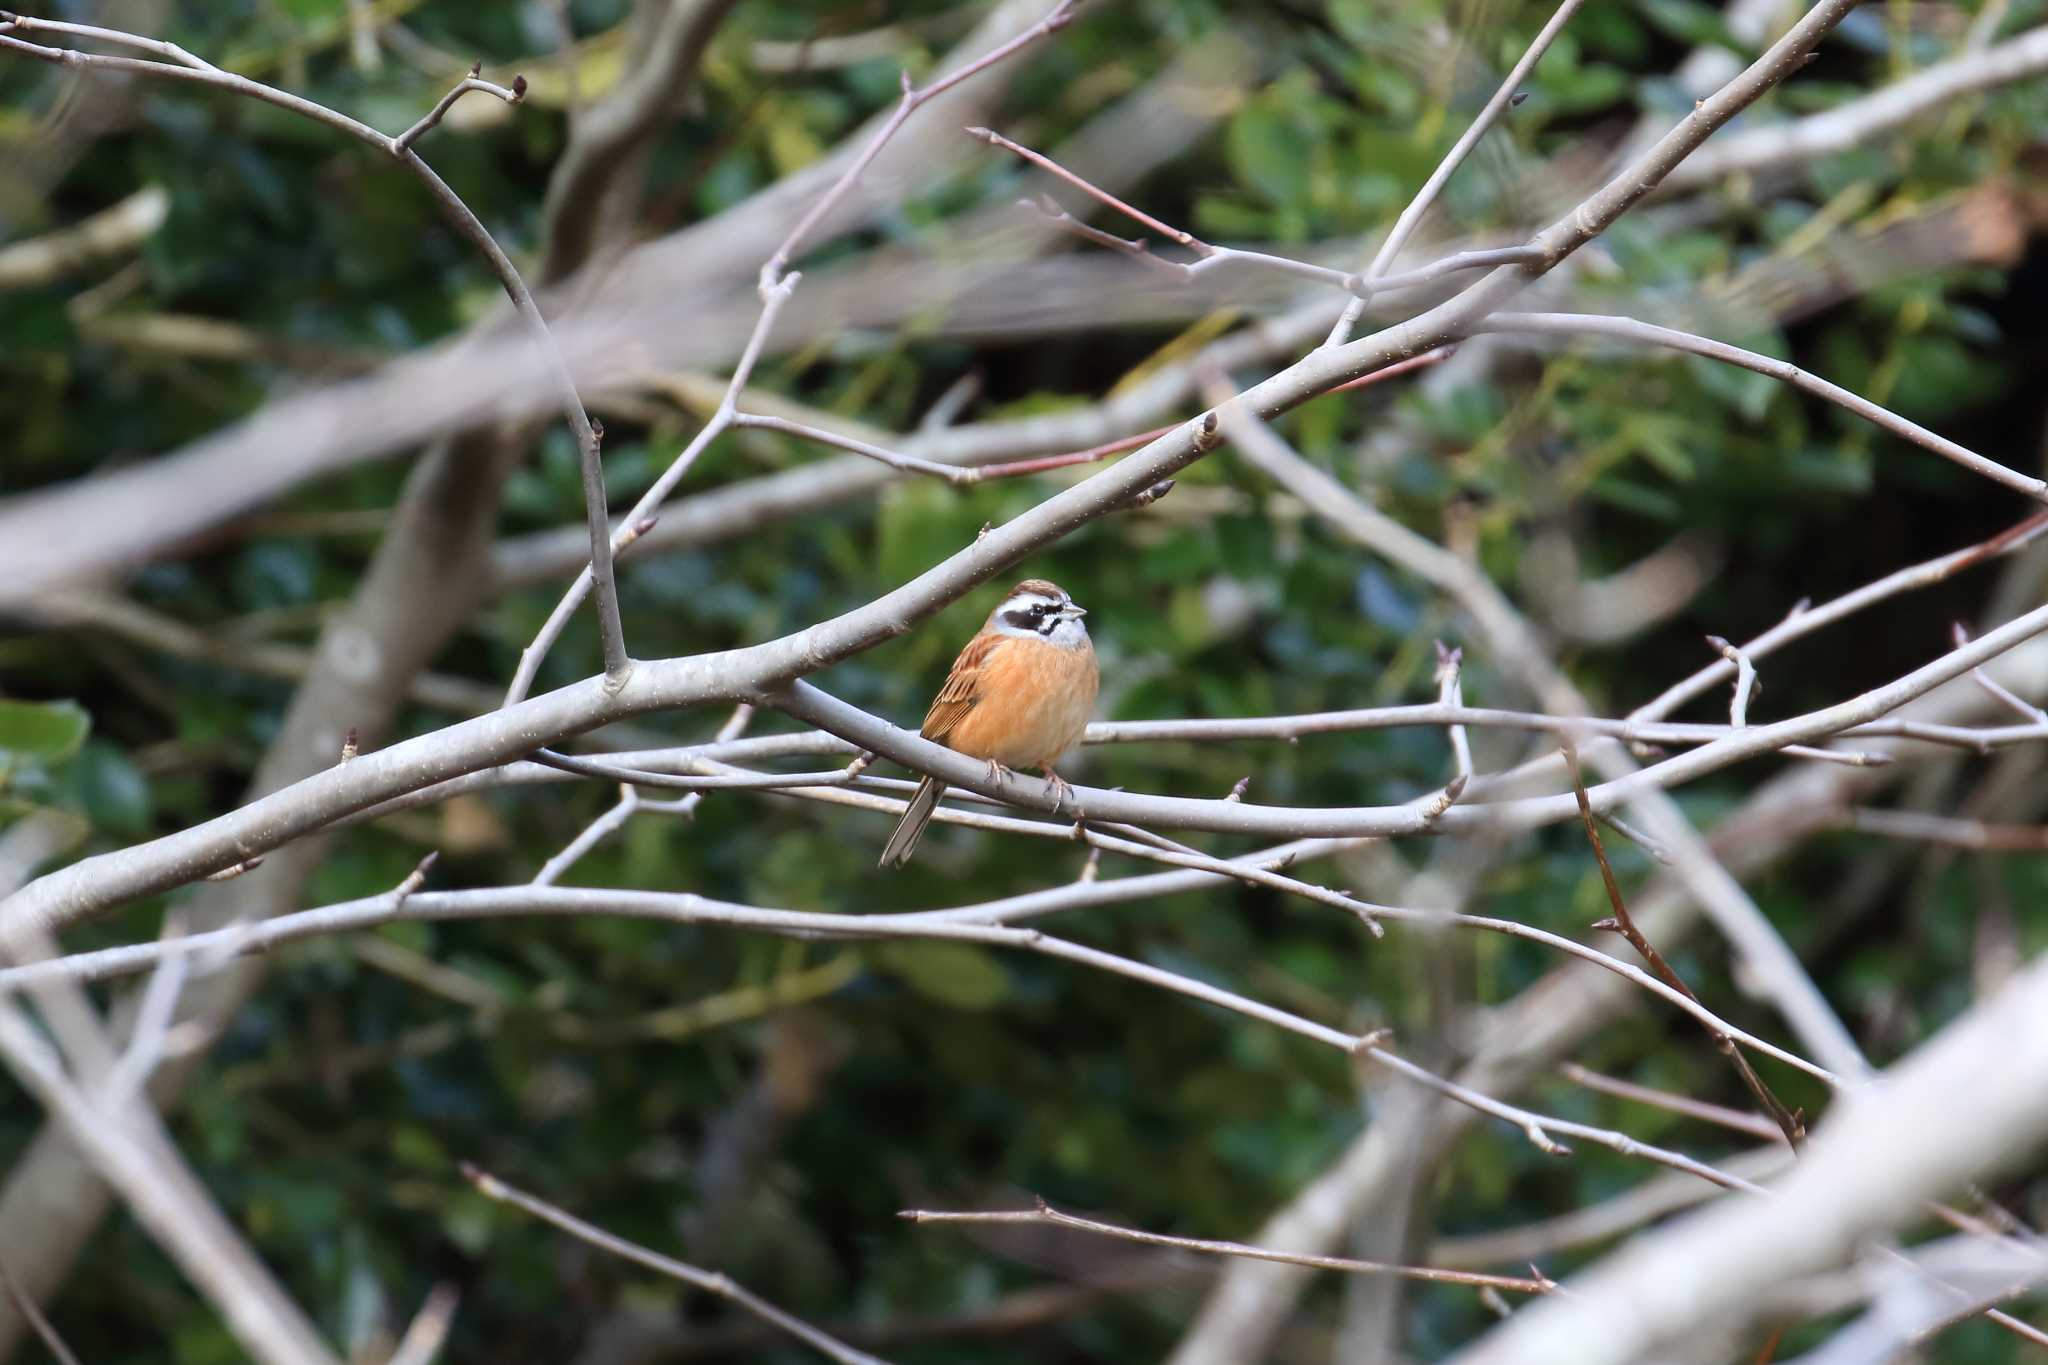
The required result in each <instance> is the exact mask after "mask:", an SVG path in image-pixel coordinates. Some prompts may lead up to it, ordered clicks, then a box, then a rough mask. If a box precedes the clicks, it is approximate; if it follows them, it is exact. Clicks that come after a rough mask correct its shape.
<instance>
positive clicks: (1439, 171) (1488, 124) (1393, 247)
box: [1323, 0, 1585, 346]
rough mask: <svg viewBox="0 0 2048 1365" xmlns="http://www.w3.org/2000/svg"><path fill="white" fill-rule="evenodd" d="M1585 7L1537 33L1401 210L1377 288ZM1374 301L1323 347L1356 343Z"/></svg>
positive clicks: (1372, 275)
mask: <svg viewBox="0 0 2048 1365" xmlns="http://www.w3.org/2000/svg"><path fill="white" fill-rule="evenodd" d="M1584 3H1585V0H1563V3H1561V4H1559V5H1558V7H1557V10H1556V12H1555V13H1553V14H1552V15H1551V16H1550V20H1549V22H1548V23H1546V24H1544V25H1543V27H1542V28H1540V29H1538V30H1537V32H1536V36H1535V37H1534V38H1533V39H1531V40H1530V42H1529V46H1528V47H1527V49H1525V50H1524V51H1523V53H1522V55H1521V57H1520V58H1519V59H1518V60H1517V61H1516V62H1515V64H1514V66H1512V67H1510V68H1509V69H1508V74H1507V77H1506V79H1504V80H1503V81H1501V83H1500V88H1499V89H1497V90H1495V91H1494V92H1493V97H1492V98H1491V99H1489V100H1487V102H1486V103H1485V104H1483V105H1481V106H1480V108H1479V113H1478V114H1477V115H1476V116H1475V117H1474V118H1473V120H1472V123H1471V125H1470V126H1469V127H1467V128H1466V129H1465V131H1464V133H1463V135H1461V136H1460V137H1459V138H1458V140H1457V141H1456V142H1454V143H1452V144H1451V150H1450V151H1448V152H1446V153H1444V157H1443V160H1441V161H1439V162H1438V163H1437V165H1436V169H1435V170H1434V171H1431V172H1430V175H1429V179H1427V180H1425V181H1424V182H1423V183H1422V188H1421V189H1419V190H1417V191H1416V192H1415V197H1414V198H1413V199H1410V200H1409V201H1408V206H1407V207H1406V208H1404V209H1402V210H1401V216H1400V217H1399V218H1396V219H1395V220H1394V226H1393V227H1392V228H1390V229H1388V231H1387V239H1386V240H1385V241H1384V242H1381V243H1380V249H1379V251H1378V252H1376V253H1375V254H1374V256H1373V258H1372V264H1371V265H1369V266H1367V267H1366V269H1365V282H1366V284H1367V285H1369V286H1373V287H1376V288H1391V287H1392V285H1391V284H1390V283H1389V281H1388V280H1387V279H1383V278H1382V276H1384V275H1385V272H1386V270H1387V268H1388V267H1389V266H1391V265H1392V264H1393V263H1394V258H1395V257H1397V256H1399V255H1400V254H1401V248H1402V247H1404V246H1406V245H1407V244H1408V239H1409V238H1410V237H1411V236H1413V235H1414V233H1415V229H1416V227H1417V226H1419V225H1420V224H1421V222H1422V216H1423V215H1424V214H1426V213H1428V212H1429V206H1430V205H1431V204H1433V203H1435V202H1436V198H1437V195H1439V194H1440V193H1442V192H1443V188H1444V186H1445V185H1447V184H1449V183H1450V179H1451V176H1452V175H1454V174H1455V173H1456V172H1457V169H1458V167H1459V166H1460V165H1462V164H1463V163H1464V160H1465V158H1466V157H1467V156H1469V155H1470V154H1471V152H1472V149H1473V148H1474V147H1476V146H1478V145H1479V139H1481V138H1483V137H1485V136H1486V133H1487V130H1488V129H1490V128H1492V127H1493V125H1494V124H1495V123H1496V122H1498V121H1499V119H1500V116H1501V115H1502V114H1504V113H1506V112H1507V110H1508V108H1509V107H1510V106H1511V105H1514V104H1518V103H1520V100H1519V98H1518V94H1517V92H1518V91H1519V90H1520V89H1521V86H1522V83H1523V82H1524V81H1526V80H1528V79H1529V73H1530V72H1532V71H1534V70H1535V69H1536V63H1537V62H1539V61H1541V60H1542V59H1543V54H1544V53H1545V52H1547V51H1549V49H1550V45H1551V43H1553V42H1555V41H1556V39H1557V35H1558V34H1560V33H1562V32H1564V26H1565V25H1566V24H1568V23H1570V22H1571V18H1572V15H1574V14H1575V13H1577V12H1578V9H1579V6H1580V5H1582V4H1584ZM1370 297H1371V296H1370V295H1369V294H1368V295H1367V297H1366V298H1361V299H1357V300H1354V301H1353V302H1351V303H1348V304H1346V305H1345V306H1344V313H1343V316H1341V317H1340V318H1338V319H1337V322H1336V325H1334V326H1333V327H1331V328H1330V335H1329V336H1328V337H1327V338H1325V339H1324V341H1323V345H1325V346H1341V345H1343V344H1344V343H1345V342H1346V341H1348V340H1349V339H1350V337H1351V329H1352V328H1353V327H1356V326H1357V325H1358V320H1359V318H1361V317H1363V316H1364V315H1365V309H1366V304H1367V302H1368V301H1369V299H1370Z"/></svg>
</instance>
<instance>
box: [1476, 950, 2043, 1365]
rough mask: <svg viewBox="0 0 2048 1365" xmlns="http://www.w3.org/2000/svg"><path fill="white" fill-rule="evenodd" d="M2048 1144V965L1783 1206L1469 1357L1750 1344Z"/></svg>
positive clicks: (2019, 984) (1578, 1281) (1562, 1305)
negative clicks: (1917, 1225) (1792, 1296)
mask: <svg viewBox="0 0 2048 1365" xmlns="http://www.w3.org/2000/svg"><path fill="white" fill-rule="evenodd" d="M2044 1138H2048V962H2043V963H2037V964H2035V965H2034V966H2033V967H2031V968H2030V969H2029V970H2028V971H2027V972H2026V973H2025V974H2024V975H2022V976H2021V977H2019V978H2018V979H2016V980H2015V981H2014V983H2013V984H2012V985H2011V986H2009V987H2008V988H2007V989H2006V990H2005V991H2003V992H2002V993H2001V994H2000V995H1999V996H1998V997H1997V998H1996V999H1994V1000H1992V1001H1989V1002H1987V1003H1985V1004H1983V1005H1980V1006H1978V1007H1977V1008H1976V1009H1975V1010H1973V1011H1971V1012H1970V1013H1969V1014H1968V1015H1966V1016H1964V1018H1963V1019H1961V1020H1959V1021H1958V1022H1956V1023H1954V1024H1952V1025H1950V1026H1949V1027H1948V1028H1947V1029H1945V1030H1943V1032H1942V1033H1941V1034H1940V1035H1939V1036H1938V1037H1936V1038H1935V1040H1934V1041H1932V1042H1930V1043H1928V1044H1927V1045H1925V1046H1924V1047H1922V1048H1920V1049H1919V1050H1918V1051H1916V1052H1915V1053H1913V1054H1912V1055H1911V1056H1910V1057H1908V1058H1907V1059H1906V1060H1905V1061H1904V1062H1902V1063H1900V1064H1899V1065H1898V1066H1897V1067H1895V1068H1893V1070H1892V1071H1891V1072H1890V1073H1889V1074H1887V1076H1886V1077H1885V1081H1884V1084H1882V1085H1881V1086H1876V1087H1873V1088H1872V1089H1871V1091H1870V1092H1869V1093H1868V1094H1867V1095H1866V1096H1865V1097H1864V1098H1863V1099H1862V1100H1861V1101H1860V1102H1859V1103H1857V1104H1854V1105H1848V1106H1844V1107H1843V1108H1842V1109H1841V1111H1840V1112H1839V1114H1837V1115H1834V1116H1831V1117H1830V1118H1829V1120H1828V1121H1827V1122H1826V1123H1824V1124H1822V1125H1821V1127H1820V1128H1819V1129H1818V1130H1817V1131H1816V1133H1815V1134H1814V1138H1813V1141H1812V1143H1811V1144H1810V1146H1809V1148H1808V1152H1807V1156H1806V1159H1805V1160H1803V1161H1801V1162H1800V1163H1799V1164H1798V1166H1797V1167H1796V1168H1795V1169H1794V1170H1793V1171H1792V1172H1791V1173H1790V1174H1789V1175H1787V1176H1786V1177H1785V1178H1784V1179H1783V1180H1782V1181H1780V1182H1779V1183H1778V1184H1777V1185H1776V1186H1775V1187H1774V1188H1775V1193H1776V1197H1775V1198H1772V1199H1769V1200H1757V1201H1750V1202H1741V1201H1734V1202H1728V1203H1725V1204H1723V1205H1722V1206H1721V1207H1720V1208H1718V1209H1716V1210H1715V1211H1713V1212H1711V1213H1709V1214H1707V1215H1704V1216H1702V1217H1698V1218H1693V1219H1687V1220H1684V1221H1681V1222H1678V1223H1674V1224H1673V1225H1671V1226H1670V1227H1669V1228H1667V1229H1665V1230H1663V1231H1660V1232H1655V1233H1650V1234H1646V1235H1644V1236H1641V1237H1638V1238H1635V1239H1633V1240H1631V1241H1630V1242H1628V1243H1627V1244H1626V1246H1625V1247H1624V1249H1623V1250H1622V1251H1621V1252H1620V1253H1619V1254H1617V1255H1616V1256H1615V1257H1613V1258H1611V1259H1610V1260H1609V1261H1607V1262H1605V1263H1603V1264H1601V1265H1599V1266H1596V1267H1595V1268H1594V1269H1593V1270H1591V1271H1589V1272H1587V1273H1585V1274H1583V1275H1580V1276H1576V1277H1574V1279H1573V1281H1572V1282H1571V1283H1570V1285H1569V1286H1568V1292H1567V1293H1565V1294H1562V1295H1558V1296H1553V1297H1552V1298H1550V1299H1548V1300H1546V1301H1545V1302H1543V1303H1540V1304H1535V1305H1532V1306H1531V1307H1530V1309H1529V1310H1528V1311H1526V1312H1522V1313H1517V1314H1516V1315H1515V1316H1514V1318H1512V1319H1511V1320H1510V1321H1509V1322H1508V1323H1506V1324H1505V1325H1504V1326H1502V1327H1500V1328H1497V1329H1495V1331H1494V1332H1492V1333H1491V1334H1490V1335H1489V1336H1488V1337H1486V1338H1485V1339H1484V1340H1483V1341H1481V1342H1480V1343H1479V1344H1478V1345H1477V1346H1475V1347H1473V1348H1471V1349H1469V1350H1467V1351H1465V1352H1463V1353H1461V1354H1460V1355H1459V1356H1457V1357H1456V1359H1457V1360H1458V1361H1459V1362H1461V1365H1481V1362H1496V1361H1498V1362H1508V1361H1516V1362H1520V1361H1526V1360H1543V1359H1552V1358H1557V1359H1566V1358H1569V1359H1571V1360H1573V1361H1575V1362H1579V1365H1607V1363H1608V1362H1612V1363H1613V1365H1620V1362H1624V1361H1636V1360H1642V1359H1645V1358H1649V1357H1653V1356H1655V1355H1656V1354H1657V1353H1658V1352H1659V1351H1660V1350H1662V1349H1666V1348H1668V1347H1669V1346H1671V1345H1672V1344H1674V1343H1677V1342H1680V1341H1690V1342H1693V1343H1695V1344H1697V1343H1699V1342H1700V1341H1701V1339H1702V1335H1703V1334H1712V1335H1714V1336H1716V1337H1717V1338H1718V1337H1719V1336H1721V1334H1728V1333H1735V1332H1739V1331H1741V1330H1742V1329H1743V1328H1744V1327H1745V1326H1747V1325H1748V1324H1749V1323H1750V1322H1752V1321H1754V1320H1755V1318H1756V1317H1757V1315H1758V1314H1759V1313H1760V1312H1763V1311H1765V1300H1766V1298H1767V1293H1768V1290H1769V1289H1770V1288H1771V1287H1772V1286H1774V1285H1778V1284H1783V1283H1785V1282H1787V1281H1788V1280H1791V1279H1793V1278H1794V1277H1797V1276H1800V1275H1804V1274H1808V1273H1811V1272H1813V1271H1816V1270H1822V1269H1825V1268H1828V1267H1831V1266H1834V1265H1838V1264H1840V1263H1842V1261H1843V1260H1844V1259H1846V1258H1847V1257H1849V1256H1850V1255H1852V1254H1854V1253H1855V1251H1856V1250H1857V1249H1858V1248H1859V1247H1861V1246H1862V1245H1863V1244H1864V1243H1865V1242H1866V1240H1867V1239H1868V1238H1870V1237H1871V1236H1872V1235H1873V1234H1877V1233H1880V1232H1883V1231H1885V1230H1887V1229H1890V1228H1894V1227H1897V1226H1899V1225H1900V1224H1902V1223H1903V1222H1905V1221H1906V1220H1908V1219H1911V1218H1914V1217H1917V1216H1919V1213H1920V1210H1921V1208H1922V1201H1924V1200H1926V1199H1929V1198H1935V1197H1939V1196H1941V1195H1943V1194H1945V1193H1947V1192H1948V1191H1950V1190H1952V1189H1955V1188H1956V1187H1958V1186H1960V1185H1962V1184H1964V1183H1965V1182H1968V1181H1973V1180H1980V1179H1984V1178H1987V1177H1989V1176H1991V1175H1993V1174H1994V1173H1996V1172H1997V1171H1999V1170H2001V1169H2003V1168H2006V1167H2009V1166H2010V1165H2011V1164H2012V1163H2014V1162H2015V1161H2017V1160H2018V1159H2019V1158H2020V1156H2021V1154H2022V1153H2024V1152H2026V1151H2028V1150H2030V1149H2031V1148H2032V1147H2033V1146H2034V1145H2036V1144H2038V1143H2039V1142H2040V1141H2042V1140H2043V1139H2044Z"/></svg>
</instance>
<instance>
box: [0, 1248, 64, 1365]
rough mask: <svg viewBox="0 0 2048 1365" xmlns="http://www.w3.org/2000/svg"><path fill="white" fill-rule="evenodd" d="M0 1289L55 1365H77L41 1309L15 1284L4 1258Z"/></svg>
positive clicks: (0, 1275) (0, 1262)
mask: <svg viewBox="0 0 2048 1365" xmlns="http://www.w3.org/2000/svg"><path fill="white" fill-rule="evenodd" d="M0 1288H5V1289H6V1291H7V1299H8V1302H10V1303H12V1304H13V1305H14V1311H15V1312H17V1313H19V1314H21V1320H22V1321H23V1322H25V1323H27V1324H28V1325H29V1330H30V1331H32V1332H34V1333H35V1334H36V1338H37V1339H38V1340H39V1341H41V1342H42V1343H43V1349H44V1350H46V1351H48V1352H49V1353H50V1358H51V1359H52V1360H55V1361H56V1362H57V1365H78V1357H77V1356H76V1355H74V1354H72V1351H71V1348H70V1347H69V1346H66V1345H65V1344H64V1338H63V1337H61V1336H58V1335H57V1329H56V1328H55V1327H53V1326H51V1325H50V1320H49V1319H48V1318H47V1317H45V1316H43V1310H42V1308H41V1307H40V1306H38V1305H37V1303H36V1301H35V1300H34V1299H33V1298H31V1297H30V1296H29V1295H28V1294H27V1293H25V1292H23V1290H22V1287H21V1286H20V1285H19V1284H16V1283H15V1281H14V1272H13V1271H11V1270H9V1269H8V1268H7V1262H6V1260H5V1259H4V1258H0Z"/></svg>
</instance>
